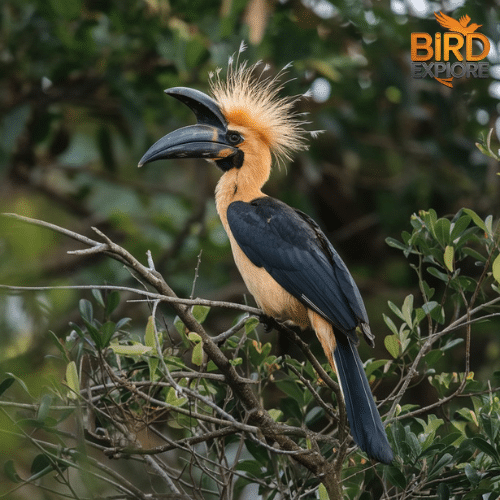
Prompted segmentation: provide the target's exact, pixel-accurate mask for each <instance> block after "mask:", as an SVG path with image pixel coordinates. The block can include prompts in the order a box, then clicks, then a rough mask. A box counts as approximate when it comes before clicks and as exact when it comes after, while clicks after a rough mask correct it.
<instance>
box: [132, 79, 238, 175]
mask: <svg viewBox="0 0 500 500" xmlns="http://www.w3.org/2000/svg"><path fill="white" fill-rule="evenodd" d="M165 93H166V94H168V95H171V96H172V97H175V98H176V99H179V100H180V101H181V102H183V103H184V104H186V105H187V106H189V108H190V109H191V110H192V111H193V112H194V114H195V115H196V119H197V121H198V124H197V125H191V126H188V127H183V128H180V129H178V130H175V131H174V132H171V133H170V134H167V135H166V136H165V137H162V138H161V139H160V140H159V141H157V142H156V143H155V144H153V145H152V146H151V147H150V148H149V149H148V150H147V151H146V153H145V154H144V156H143V157H142V158H141V160H140V161H139V167H142V165H145V164H146V163H150V162H152V161H156V160H161V159H171V158H206V159H214V160H222V159H224V158H228V157H230V156H233V155H235V154H236V153H237V152H238V149H237V148H234V147H233V146H231V145H230V144H228V142H227V138H226V134H227V122H226V119H225V118H224V115H223V114H222V112H221V111H220V109H219V106H218V105H217V103H216V102H215V101H214V100H213V99H212V98H211V97H209V96H207V95H206V94H204V93H203V92H200V91H199V90H194V89H188V88H185V87H175V88H172V89H168V90H165Z"/></svg>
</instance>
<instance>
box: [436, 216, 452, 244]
mask: <svg viewBox="0 0 500 500" xmlns="http://www.w3.org/2000/svg"><path fill="white" fill-rule="evenodd" d="M450 227H451V222H450V221H449V220H448V219H444V218H443V219H438V220H437V221H436V224H435V225H434V235H435V236H436V239H437V240H438V242H439V244H440V245H441V246H442V247H445V246H446V245H448V243H450Z"/></svg>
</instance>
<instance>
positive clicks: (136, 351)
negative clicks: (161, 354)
mask: <svg viewBox="0 0 500 500" xmlns="http://www.w3.org/2000/svg"><path fill="white" fill-rule="evenodd" d="M109 347H111V349H112V350H113V352H114V353H115V354H118V355H120V356H142V355H143V354H146V353H147V352H149V351H151V349H152V348H151V347H149V346H145V345H142V344H140V343H137V344H134V345H120V344H111V345H110V346H109Z"/></svg>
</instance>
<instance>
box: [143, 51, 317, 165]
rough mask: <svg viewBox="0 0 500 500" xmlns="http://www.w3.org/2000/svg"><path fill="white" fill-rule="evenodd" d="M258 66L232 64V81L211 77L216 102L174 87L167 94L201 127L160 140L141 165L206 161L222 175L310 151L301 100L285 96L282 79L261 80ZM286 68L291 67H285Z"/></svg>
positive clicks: (229, 78) (193, 91)
mask: <svg viewBox="0 0 500 500" xmlns="http://www.w3.org/2000/svg"><path fill="white" fill-rule="evenodd" d="M258 69H259V63H257V64H255V65H252V66H247V64H246V62H243V63H241V64H238V62H236V63H235V64H233V62H232V61H231V60H230V63H229V67H228V71H227V77H226V78H225V79H222V78H221V76H220V71H217V72H215V73H214V74H211V75H210V76H211V80H210V87H211V93H212V95H213V97H210V96H208V95H207V94H204V93H203V92H200V91H198V90H194V89H189V88H185V87H175V88H171V89H168V90H165V92H166V93H167V94H168V95H170V96H172V97H175V98H176V99H178V100H180V101H181V102H183V103H184V104H186V105H187V106H189V108H190V109H191V110H192V111H193V112H194V114H195V115H196V119H197V122H198V123H197V124H196V125H190V126H187V127H183V128H180V129H178V130H175V131H174V132H171V133H170V134H168V135H166V136H165V137H163V138H161V139H160V140H159V141H157V142H156V143H155V144H153V146H151V147H150V148H149V150H148V151H147V152H146V153H145V154H144V156H143V157H142V158H141V160H140V162H139V166H142V165H144V164H146V163H149V162H152V161H156V160H160V159H171V158H205V159H208V160H213V161H215V163H216V164H217V166H219V167H220V168H221V169H222V170H224V171H228V170H231V169H240V168H241V167H242V166H243V165H244V164H251V163H252V160H253V162H260V163H262V162H264V163H268V164H269V168H270V165H271V155H274V157H275V158H276V159H277V160H278V161H282V160H285V159H290V157H291V154H292V153H293V152H295V151H300V150H303V149H305V148H306V143H305V135H306V133H307V132H306V130H304V128H303V125H304V124H305V123H306V122H304V121H303V120H302V119H301V118H300V116H299V115H298V114H297V113H296V112H295V111H294V107H295V103H296V101H297V100H298V99H299V98H300V96H298V97H297V96H295V97H280V96H279V95H278V94H279V91H280V90H281V88H282V84H281V83H280V77H281V76H282V74H283V70H282V71H281V72H280V73H278V75H277V76H275V77H266V76H265V73H266V72H267V69H268V68H267V66H266V67H264V68H263V70H262V71H261V72H260V76H259V75H258V73H259V71H258ZM285 69H286V68H285Z"/></svg>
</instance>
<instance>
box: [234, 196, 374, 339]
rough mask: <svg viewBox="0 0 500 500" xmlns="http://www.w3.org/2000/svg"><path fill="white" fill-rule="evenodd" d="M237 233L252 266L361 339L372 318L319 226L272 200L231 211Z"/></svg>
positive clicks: (260, 200) (236, 206) (238, 204)
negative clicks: (358, 329) (360, 329)
mask: <svg viewBox="0 0 500 500" xmlns="http://www.w3.org/2000/svg"><path fill="white" fill-rule="evenodd" d="M227 220H228V222H229V227H230V228H231V232H232V233H233V236H234V238H235V240H236V242H237V243H238V245H239V246H240V247H241V249H242V250H243V252H244V253H245V255H246V256H247V257H248V258H249V259H250V261H251V262H252V263H253V264H255V265H256V266H258V267H263V268H264V269H265V270H266V271H267V272H268V273H269V274H270V275H271V276H272V277H273V278H274V279H275V280H276V281H277V282H278V283H279V284H280V285H281V286H282V287H283V288H284V289H285V290H286V291H287V292H288V293H290V294H291V295H293V296H294V297H295V298H297V299H298V300H300V301H301V302H302V303H303V304H305V305H307V306H308V307H310V308H311V309H313V310H315V311H316V312H318V313H319V314H321V315H322V316H323V317H324V318H325V319H327V320H329V321H330V322H331V323H332V324H333V326H335V327H336V328H337V329H338V330H340V331H342V332H343V333H345V334H347V335H349V337H351V338H352V339H353V340H354V339H357V336H356V334H355V333H354V330H355V328H356V327H357V326H358V325H363V324H365V325H366V329H364V330H365V334H366V335H367V336H368V340H369V341H370V340H371V334H370V332H369V328H368V327H367V325H368V317H367V314H366V310H365V306H364V304H363V300H362V299H361V295H360V293H359V290H358V287H357V286H356V284H355V283H354V280H353V279H352V276H351V274H350V273H349V271H348V269H347V267H346V265H345V264H344V262H343V261H342V259H341V258H340V256H339V255H338V253H337V252H336V251H335V249H334V248H333V246H332V245H331V243H330V242H329V241H328V239H327V238H326V236H325V235H324V233H323V232H322V231H321V229H320V228H319V226H318V225H317V224H316V223H315V222H314V221H313V220H312V219H311V218H310V217H308V216H307V215H306V214H304V213H302V212H300V211H298V210H294V209H293V208H291V207H289V206H288V205H286V204H285V203H283V202H281V201H279V200H276V199H274V198H270V197H267V196H266V197H263V198H257V199H255V200H253V201H251V202H250V203H245V202H242V201H236V202H233V203H231V204H230V205H229V207H228V210H227Z"/></svg>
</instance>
